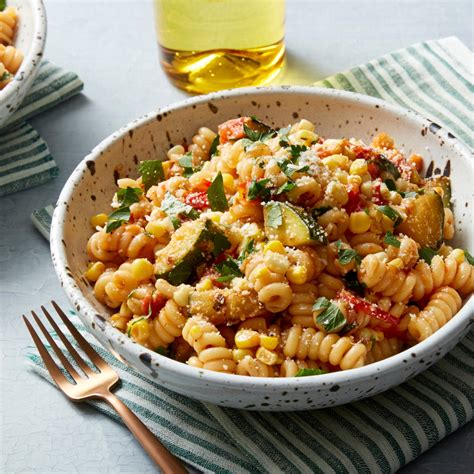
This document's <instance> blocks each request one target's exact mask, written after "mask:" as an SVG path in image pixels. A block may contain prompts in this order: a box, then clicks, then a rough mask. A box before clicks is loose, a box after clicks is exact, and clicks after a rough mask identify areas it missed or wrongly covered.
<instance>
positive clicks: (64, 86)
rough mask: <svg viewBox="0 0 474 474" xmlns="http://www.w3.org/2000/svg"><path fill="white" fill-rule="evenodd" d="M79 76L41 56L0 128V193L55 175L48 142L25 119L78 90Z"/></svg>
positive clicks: (9, 191) (25, 186) (0, 195)
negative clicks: (30, 81)
mask: <svg viewBox="0 0 474 474" xmlns="http://www.w3.org/2000/svg"><path fill="white" fill-rule="evenodd" d="M83 86H84V84H83V83H82V81H81V80H80V79H79V77H78V76H77V75H76V74H74V73H72V72H68V71H65V70H64V69H61V68H60V67H58V66H55V65H54V64H52V63H50V62H49V61H46V60H44V61H43V62H42V63H41V65H40V68H39V71H38V75H37V76H36V79H35V81H34V83H33V85H32V87H31V89H30V91H29V92H28V94H27V96H26V97H25V99H24V100H23V102H22V105H21V107H20V108H19V109H18V110H17V111H16V112H15V113H14V114H13V115H12V116H11V117H10V119H9V120H8V121H7V123H6V124H5V125H4V126H3V128H2V129H1V130H0V197H2V196H5V195H7V194H11V193H14V192H16V191H22V190H23V189H27V188H31V187H33V186H36V185H38V184H43V183H45V182H46V181H49V180H50V179H52V178H55V177H56V176H57V175H58V167H57V166H56V163H55V161H54V159H53V157H52V156H51V154H50V152H49V150H48V146H47V145H46V143H45V142H44V140H43V139H42V138H41V137H40V135H39V134H38V132H37V131H36V130H35V129H34V128H33V127H32V126H31V125H30V124H28V123H27V122H25V120H27V119H29V118H31V117H33V116H34V115H37V114H39V113H41V112H43V111H45V110H47V109H50V108H51V107H54V106H55V105H57V104H59V103H61V102H63V101H65V100H67V99H69V98H70V97H72V96H73V95H75V94H78V93H79V92H80V91H81V90H82V88H83Z"/></svg>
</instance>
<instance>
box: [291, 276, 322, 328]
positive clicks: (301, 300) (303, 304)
mask: <svg viewBox="0 0 474 474" xmlns="http://www.w3.org/2000/svg"><path fill="white" fill-rule="evenodd" d="M291 289H292V291H293V298H292V300H291V304H290V306H288V313H289V314H290V315H291V323H292V324H298V325H300V326H302V327H310V328H314V327H316V326H315V324H314V318H313V304H314V302H315V301H316V296H317V294H318V288H317V286H316V285H315V284H312V283H304V284H302V285H291Z"/></svg>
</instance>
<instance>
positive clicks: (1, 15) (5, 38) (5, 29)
mask: <svg viewBox="0 0 474 474" xmlns="http://www.w3.org/2000/svg"><path fill="white" fill-rule="evenodd" d="M17 16H18V15H17V11H16V8H14V7H7V8H5V10H4V11H0V43H3V44H11V43H12V41H13V36H14V34H15V29H16V23H17Z"/></svg>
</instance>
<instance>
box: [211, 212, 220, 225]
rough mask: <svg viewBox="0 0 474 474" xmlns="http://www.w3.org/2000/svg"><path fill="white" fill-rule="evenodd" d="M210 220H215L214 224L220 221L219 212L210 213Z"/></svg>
mask: <svg viewBox="0 0 474 474" xmlns="http://www.w3.org/2000/svg"><path fill="white" fill-rule="evenodd" d="M211 221H212V222H215V223H216V224H219V223H220V221H221V214H217V213H216V214H212V215H211Z"/></svg>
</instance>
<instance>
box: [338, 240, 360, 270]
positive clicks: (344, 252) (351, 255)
mask: <svg viewBox="0 0 474 474" xmlns="http://www.w3.org/2000/svg"><path fill="white" fill-rule="evenodd" d="M336 247H337V259H338V260H339V263H340V264H341V265H347V264H348V263H351V262H352V260H355V261H356V263H360V262H361V258H360V255H359V254H358V253H357V252H356V251H355V250H354V249H345V248H342V242H341V241H340V240H338V241H337V242H336Z"/></svg>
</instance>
